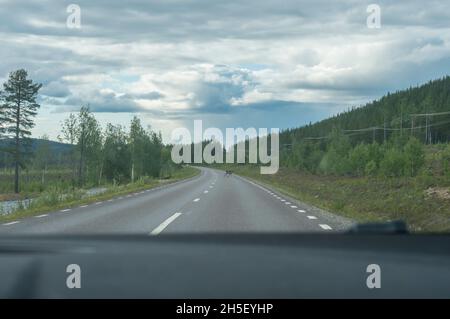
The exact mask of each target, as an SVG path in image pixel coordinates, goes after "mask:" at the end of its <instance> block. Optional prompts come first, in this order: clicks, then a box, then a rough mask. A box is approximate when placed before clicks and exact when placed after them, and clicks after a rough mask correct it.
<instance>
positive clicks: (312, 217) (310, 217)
mask: <svg viewBox="0 0 450 319" xmlns="http://www.w3.org/2000/svg"><path fill="white" fill-rule="evenodd" d="M307 217H308V218H309V219H317V217H316V216H307Z"/></svg>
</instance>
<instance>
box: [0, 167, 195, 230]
mask: <svg viewBox="0 0 450 319" xmlns="http://www.w3.org/2000/svg"><path fill="white" fill-rule="evenodd" d="M199 173H200V171H199V170H198V169H197V168H194V167H183V168H181V169H179V170H176V171H175V172H174V173H173V174H172V176H171V177H170V178H168V179H164V180H157V179H148V180H141V181H138V182H135V183H130V184H128V185H120V186H112V185H111V186H109V187H107V188H108V189H107V191H106V192H104V193H102V194H98V195H93V196H89V197H83V193H82V192H81V191H74V192H71V193H69V194H61V193H58V192H54V191H49V192H44V193H42V194H41V195H40V196H38V197H37V198H36V199H35V200H34V201H33V202H32V203H31V204H30V207H28V208H19V209H18V210H17V211H15V212H13V213H11V214H8V215H0V222H8V221H13V220H17V219H20V218H24V217H29V216H34V215H38V214H42V213H47V212H52V211H57V210H59V209H64V208H70V207H76V206H79V205H85V204H90V203H93V202H97V201H103V200H107V199H110V198H113V197H116V196H121V195H126V194H129V193H134V192H138V191H142V190H145V189H151V188H154V187H158V186H161V185H165V184H170V183H174V182H176V181H180V180H183V179H188V178H191V177H194V176H196V175H198V174H199Z"/></svg>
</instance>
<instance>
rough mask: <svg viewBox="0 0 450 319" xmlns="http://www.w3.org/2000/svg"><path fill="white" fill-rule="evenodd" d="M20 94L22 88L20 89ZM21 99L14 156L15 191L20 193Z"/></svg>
mask: <svg viewBox="0 0 450 319" xmlns="http://www.w3.org/2000/svg"><path fill="white" fill-rule="evenodd" d="M19 95H20V90H19ZM19 124H20V101H19V102H18V103H17V113H16V141H15V142H16V145H15V154H14V155H15V156H14V157H15V158H14V161H15V163H14V193H16V194H18V193H19V161H20V134H19V132H20V126H19Z"/></svg>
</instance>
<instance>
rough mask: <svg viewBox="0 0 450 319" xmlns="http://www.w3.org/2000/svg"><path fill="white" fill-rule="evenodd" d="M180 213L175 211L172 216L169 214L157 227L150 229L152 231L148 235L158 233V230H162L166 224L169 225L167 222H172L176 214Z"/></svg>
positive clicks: (176, 216)
mask: <svg viewBox="0 0 450 319" xmlns="http://www.w3.org/2000/svg"><path fill="white" fill-rule="evenodd" d="M180 215H181V213H175V214H173V215H172V216H170V217H169V218H167V219H166V220H165V221H163V222H162V223H161V224H160V225H159V226H158V227H156V228H155V229H153V230H152V232H151V233H150V235H158V234H159V233H160V232H162V231H163V230H164V228H166V227H167V226H169V224H170V223H171V222H173V221H174V220H175V219H177V218H178V216H180Z"/></svg>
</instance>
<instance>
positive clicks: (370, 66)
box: [0, 0, 450, 236]
mask: <svg viewBox="0 0 450 319" xmlns="http://www.w3.org/2000/svg"><path fill="white" fill-rule="evenodd" d="M419 12H420V16H419ZM449 13H450V5H447V4H444V3H442V2H440V1H428V2H427V5H426V6H424V5H420V2H419V1H411V5H405V4H403V3H392V2H391V1H379V3H378V4H373V3H371V2H367V1H360V2H358V3H355V2H354V1H342V2H339V4H338V3H335V2H331V1H330V2H325V1H300V2H299V1H283V2H282V3H280V2H279V1H259V0H258V1H245V2H240V1H239V2H238V1H204V2H195V1H186V2H184V1H127V2H120V1H113V2H110V1H77V2H76V3H73V4H69V3H66V2H61V1H48V2H35V1H16V0H14V1H8V0H3V1H0V20H1V21H2V22H1V25H0V39H1V41H0V43H1V50H0V61H1V62H0V85H1V86H0V121H1V122H0V235H6V236H9V235H18V234H33V235H47V234H62V235H66V234H75V235H91V234H100V235H105V234H124V235H125V234H138V235H150V236H161V235H164V234H179V233H183V234H186V233H188V234H191V233H195V234H200V233H213V234H215V233H296V234H297V233H320V234H328V233H339V232H346V231H348V230H351V229H353V230H355V229H360V230H361V229H366V230H367V228H364V227H362V228H358V226H355V225H360V224H363V223H377V224H380V225H379V227H380V228H378V229H381V230H386V229H388V230H389V229H390V230H391V231H392V230H393V231H394V232H396V231H398V232H406V231H408V232H411V233H430V232H431V233H448V232H449V230H450V144H449V142H450V94H449V92H450V91H449V90H450V77H448V69H449V68H448V66H449V63H448V57H449V56H450V55H449V54H450V51H449V41H450V31H449V24H448V21H449V16H448V15H449ZM384 223H391V224H384ZM383 225H384V226H383ZM386 225H387V226H386ZM355 227H356V228H355ZM368 227H369V229H370V227H371V226H368ZM374 227H375V228H377V227H378V226H374ZM383 227H384V228H383Z"/></svg>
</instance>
